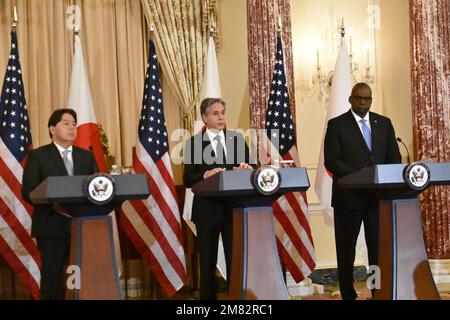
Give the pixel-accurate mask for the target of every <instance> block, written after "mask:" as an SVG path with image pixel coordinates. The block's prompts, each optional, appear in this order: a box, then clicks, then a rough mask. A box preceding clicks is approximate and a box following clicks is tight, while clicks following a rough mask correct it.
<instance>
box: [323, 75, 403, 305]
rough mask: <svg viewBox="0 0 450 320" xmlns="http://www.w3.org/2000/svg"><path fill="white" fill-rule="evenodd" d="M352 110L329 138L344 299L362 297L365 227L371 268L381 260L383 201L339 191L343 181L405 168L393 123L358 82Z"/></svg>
mask: <svg viewBox="0 0 450 320" xmlns="http://www.w3.org/2000/svg"><path fill="white" fill-rule="evenodd" d="M349 102H350V104H351V106H352V107H351V109H350V110H349V111H348V112H346V113H344V114H342V115H340V116H338V117H336V118H333V119H331V120H330V121H329V122H328V127H327V131H326V134H325V144H324V155H325V167H326V168H327V170H328V171H329V172H330V173H331V174H332V175H333V196H332V206H333V208H334V229H335V240H336V255H337V263H338V277H339V287H340V291H341V296H342V299H344V300H354V299H356V298H357V294H356V291H355V289H354V287H353V264H354V261H355V247H356V240H357V238H358V234H359V230H360V228H361V223H362V222H364V233H365V238H366V244H367V252H368V256H369V264H370V265H377V261H378V235H379V219H378V200H377V198H376V197H375V195H373V194H372V193H370V192H368V191H359V190H358V191H354V190H351V191H350V190H342V189H338V188H337V181H338V179H339V178H341V177H343V176H346V175H348V174H351V173H353V172H356V171H359V170H361V169H363V168H365V167H370V166H373V165H376V164H388V163H401V155H400V151H399V149H398V145H397V141H396V136H395V132H394V128H393V126H392V123H391V121H390V120H389V119H388V118H386V117H383V116H381V115H379V114H376V113H374V112H369V110H370V107H371V104H372V90H371V88H370V87H369V85H367V84H366V83H357V84H356V85H355V86H354V87H353V89H352V93H351V96H350V97H349Z"/></svg>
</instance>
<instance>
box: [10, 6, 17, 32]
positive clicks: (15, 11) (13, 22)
mask: <svg viewBox="0 0 450 320" xmlns="http://www.w3.org/2000/svg"><path fill="white" fill-rule="evenodd" d="M18 20H19V19H17V8H16V6H14V10H13V18H12V24H11V26H12V27H13V28H15V27H16V26H17V21H18Z"/></svg>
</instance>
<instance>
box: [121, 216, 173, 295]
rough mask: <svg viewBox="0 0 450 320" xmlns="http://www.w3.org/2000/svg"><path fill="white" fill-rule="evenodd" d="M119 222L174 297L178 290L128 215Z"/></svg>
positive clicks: (163, 287) (164, 287)
mask: <svg viewBox="0 0 450 320" xmlns="http://www.w3.org/2000/svg"><path fill="white" fill-rule="evenodd" d="M119 222H120V225H121V227H122V228H123V230H126V233H127V236H128V238H129V239H130V241H131V242H132V243H133V245H134V246H135V248H136V249H137V250H138V251H139V253H140V254H141V256H142V258H144V259H145V260H146V261H147V263H148V264H149V265H150V269H151V270H152V272H153V273H154V274H155V276H156V277H157V278H158V280H159V284H160V285H161V287H162V289H163V290H164V292H165V293H166V294H167V295H168V296H169V297H172V296H173V295H174V294H175V293H176V292H177V289H176V288H175V287H174V286H173V285H172V283H171V282H170V281H169V279H168V278H167V277H166V274H165V273H164V270H163V269H162V268H161V265H160V264H159V262H158V260H157V259H156V258H155V256H154V255H153V253H152V252H151V250H150V249H149V247H148V246H147V244H146V243H145V242H144V241H143V240H142V238H141V236H140V235H139V234H138V233H137V232H136V229H134V227H133V226H132V224H131V223H130V221H129V220H128V217H127V216H126V214H124V213H122V214H121V215H120V216H119Z"/></svg>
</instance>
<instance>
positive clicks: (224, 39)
mask: <svg viewBox="0 0 450 320" xmlns="http://www.w3.org/2000/svg"><path fill="white" fill-rule="evenodd" d="M219 6H220V7H219V11H220V18H219V27H220V48H219V51H218V53H217V63H218V64H219V73H220V84H221V87H222V97H223V99H224V100H225V101H226V102H227V106H228V107H227V113H228V115H227V126H228V127H229V128H233V129H239V128H240V129H243V130H247V129H248V128H249V127H250V118H249V108H248V103H249V94H248V56H247V51H248V50H247V3H246V1H243V0H220V1H219Z"/></svg>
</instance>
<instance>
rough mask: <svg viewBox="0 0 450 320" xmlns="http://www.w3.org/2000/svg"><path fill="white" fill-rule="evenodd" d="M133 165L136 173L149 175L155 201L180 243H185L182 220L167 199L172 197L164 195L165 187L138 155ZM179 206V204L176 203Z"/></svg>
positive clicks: (148, 178) (148, 179)
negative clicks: (147, 168) (162, 190)
mask: <svg viewBox="0 0 450 320" xmlns="http://www.w3.org/2000/svg"><path fill="white" fill-rule="evenodd" d="M133 167H134V168H135V171H136V173H143V174H145V175H146V177H147V181H148V183H149V185H150V190H151V193H152V196H153V198H154V199H155V202H156V203H157V205H158V206H159V207H160V210H161V212H162V214H163V216H164V219H165V220H166V221H167V223H168V224H169V226H170V228H171V229H172V231H173V233H174V234H175V235H176V237H177V239H178V241H179V242H180V244H183V234H182V231H181V226H180V222H179V221H177V218H176V217H175V214H174V212H173V210H172V208H171V207H170V206H169V205H168V204H167V201H170V200H172V199H169V198H170V197H166V198H164V197H163V196H162V193H161V190H160V188H162V187H164V186H163V185H162V184H160V183H156V181H155V180H154V177H153V176H152V175H151V174H150V173H149V172H148V171H147V170H146V168H145V167H144V166H143V165H142V162H141V161H140V159H139V158H138V157H136V161H134V163H133ZM176 206H177V207H178V204H176Z"/></svg>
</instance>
